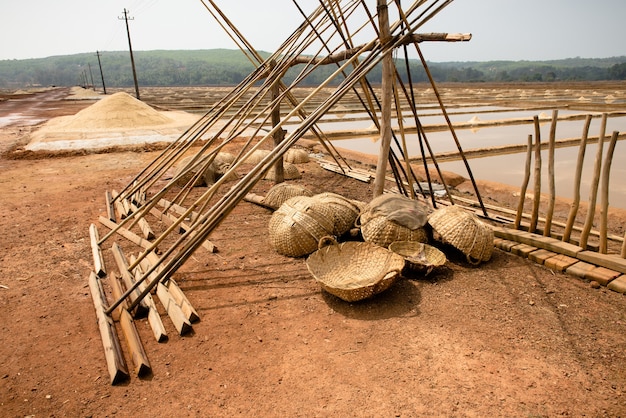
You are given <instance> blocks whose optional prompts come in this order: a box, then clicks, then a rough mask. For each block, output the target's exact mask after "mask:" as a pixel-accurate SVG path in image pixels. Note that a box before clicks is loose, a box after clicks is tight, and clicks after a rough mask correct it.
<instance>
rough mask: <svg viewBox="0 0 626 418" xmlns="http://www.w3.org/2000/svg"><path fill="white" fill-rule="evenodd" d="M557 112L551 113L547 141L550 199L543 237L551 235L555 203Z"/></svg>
mask: <svg viewBox="0 0 626 418" xmlns="http://www.w3.org/2000/svg"><path fill="white" fill-rule="evenodd" d="M558 116H559V111H558V110H556V109H555V110H553V111H552V124H551V125H550V138H549V139H548V181H549V183H548V186H549V190H550V199H549V200H548V210H547V212H546V223H545V227H544V228H543V236H544V237H549V236H551V235H552V216H553V215H554V204H555V201H556V185H555V183H554V181H555V180H554V143H555V141H556V123H557V120H558Z"/></svg>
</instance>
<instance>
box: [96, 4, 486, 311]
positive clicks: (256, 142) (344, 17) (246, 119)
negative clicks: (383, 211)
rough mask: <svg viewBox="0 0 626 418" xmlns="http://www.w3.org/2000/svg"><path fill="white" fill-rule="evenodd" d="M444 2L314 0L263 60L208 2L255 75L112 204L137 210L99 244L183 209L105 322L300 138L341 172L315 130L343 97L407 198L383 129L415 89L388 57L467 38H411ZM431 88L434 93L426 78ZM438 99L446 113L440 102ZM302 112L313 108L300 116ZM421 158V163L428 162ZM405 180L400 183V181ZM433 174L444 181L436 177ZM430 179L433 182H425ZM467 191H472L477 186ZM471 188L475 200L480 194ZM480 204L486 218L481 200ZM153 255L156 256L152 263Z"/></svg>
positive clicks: (403, 169)
mask: <svg viewBox="0 0 626 418" xmlns="http://www.w3.org/2000/svg"><path fill="white" fill-rule="evenodd" d="M451 2H452V0H419V1H414V2H413V3H411V4H410V5H409V6H408V7H406V6H403V5H401V4H400V1H399V0H395V1H391V2H385V1H383V0H379V1H378V2H377V11H376V12H373V11H372V10H370V9H369V8H368V7H367V5H366V3H365V2H364V1H357V0H346V1H320V6H318V7H317V8H316V9H315V10H314V11H313V12H312V13H311V14H309V15H307V16H305V19H304V22H303V23H302V24H301V25H300V26H299V27H298V28H297V29H296V30H295V31H294V33H293V34H292V35H291V36H290V37H288V38H287V39H286V40H285V42H284V43H283V44H282V45H281V46H280V47H279V49H278V50H277V51H276V52H274V53H273V54H271V56H270V57H268V58H267V59H262V58H261V57H260V55H259V54H258V53H257V52H256V51H255V50H254V48H253V47H252V45H251V44H250V43H249V42H248V41H247V40H246V39H245V38H244V37H243V35H242V34H241V33H240V32H239V31H238V30H237V29H236V28H235V26H234V25H233V24H232V23H231V22H230V20H229V19H228V18H227V17H226V16H225V15H224V14H223V13H221V11H220V10H219V8H218V7H217V6H216V5H215V3H214V2H213V1H212V0H208V1H203V4H204V5H205V7H206V8H207V10H208V11H209V12H210V13H211V15H212V16H213V17H214V18H215V19H216V20H218V21H219V22H220V24H221V25H222V27H223V28H224V29H225V30H226V31H227V32H228V34H229V35H230V36H231V37H232V39H233V40H234V41H235V42H236V43H237V45H238V46H239V47H240V48H241V49H242V50H243V51H244V52H245V53H246V56H248V58H249V59H250V60H251V62H253V63H254V64H255V66H256V69H255V70H254V71H253V72H252V73H250V74H249V75H248V77H246V79H245V80H244V81H243V82H242V83H240V84H239V85H237V86H236V87H235V88H233V89H232V90H231V91H230V92H229V93H228V94H226V95H225V96H224V97H223V98H222V99H221V100H220V101H218V102H217V103H216V104H215V105H214V106H213V107H212V108H211V109H209V110H208V111H207V112H206V114H205V115H204V116H203V117H202V118H200V119H199V120H198V122H196V123H195V124H194V125H193V126H191V127H190V128H189V129H188V130H187V131H186V132H184V133H183V134H182V135H181V136H180V137H179V138H178V139H177V140H176V141H174V142H172V143H171V144H170V145H169V146H168V147H167V148H166V149H164V150H163V152H162V153H161V154H160V155H159V156H158V157H157V158H156V159H155V160H153V161H152V162H151V163H150V164H149V165H148V166H146V167H145V168H144V169H143V170H142V171H141V172H140V173H139V174H138V175H137V176H136V177H135V178H134V179H133V180H132V181H131V182H129V183H128V184H127V186H126V187H124V188H123V189H122V190H121V191H120V192H119V193H118V194H117V195H116V196H115V197H113V198H112V199H113V202H112V203H113V204H120V203H122V204H125V205H127V206H130V204H131V203H132V204H134V205H135V210H132V211H130V212H128V213H127V215H126V217H125V218H124V219H122V220H121V221H120V222H119V223H116V224H114V225H111V230H110V231H109V232H108V233H107V234H106V235H105V236H103V237H102V238H101V239H100V240H99V242H98V245H102V244H103V243H105V242H106V241H107V240H108V239H110V238H111V237H112V236H113V235H114V234H115V233H121V231H128V230H131V229H133V228H135V227H137V226H138V225H139V223H140V221H141V220H142V219H145V218H146V217H147V216H149V215H150V214H154V213H155V210H156V207H157V205H159V204H160V203H161V202H163V201H164V200H166V201H167V202H169V203H168V204H167V205H166V207H165V208H164V210H163V211H162V212H160V211H158V213H162V214H163V215H167V214H168V213H169V212H170V211H172V210H173V207H174V206H177V207H182V208H185V209H183V211H182V212H180V213H179V214H178V215H179V216H177V217H175V218H170V221H171V222H170V224H169V226H168V227H167V228H166V229H165V232H163V233H161V234H160V235H158V236H156V237H155V238H154V239H152V240H150V241H149V242H148V243H145V242H143V244H144V245H142V246H141V249H140V251H141V252H140V253H139V254H138V255H137V257H136V258H134V260H133V261H131V262H130V264H129V265H128V267H127V269H128V271H129V272H135V271H140V274H137V275H136V280H135V282H134V284H133V285H131V286H130V287H128V288H127V290H126V292H125V293H124V294H122V295H121V296H120V297H119V298H117V300H116V301H115V302H114V303H112V304H111V305H110V306H108V307H107V309H106V311H105V312H106V314H109V315H110V314H111V313H112V312H113V311H114V310H115V309H116V308H117V307H118V306H119V305H120V304H122V303H125V302H126V301H127V299H129V296H130V295H131V294H133V293H137V291H138V289H142V290H140V291H139V294H138V295H136V297H135V298H134V299H132V300H129V301H128V306H127V308H128V309H129V310H132V309H134V308H136V307H137V305H138V304H139V303H141V301H142V300H143V299H144V298H145V297H146V296H147V295H148V294H149V293H150V292H151V291H152V290H153V289H155V288H157V287H158V286H159V284H164V283H167V282H168V281H170V280H171V278H172V275H173V274H174V273H175V272H176V271H177V270H178V269H179V268H180V267H181V266H182V265H183V264H184V263H185V262H186V260H187V259H188V258H189V257H190V256H191V255H193V254H194V253H195V251H196V250H198V249H199V248H200V247H201V246H202V245H203V244H205V243H206V241H207V240H208V238H209V237H210V235H211V233H212V231H213V230H214V229H215V228H216V227H217V226H218V225H219V224H220V223H221V222H222V221H223V220H224V219H225V218H226V217H227V216H228V215H229V214H230V212H231V211H232V210H233V209H234V208H235V206H236V205H237V204H238V203H239V202H240V201H241V200H242V199H243V198H244V197H245V196H246V195H247V194H248V193H249V192H250V191H251V190H252V188H253V187H254V186H255V185H256V183H257V182H258V181H259V180H260V179H261V178H263V176H264V175H265V173H266V172H267V171H268V170H269V169H270V168H272V167H275V166H280V164H281V162H282V157H283V155H284V154H285V153H286V152H287V150H289V149H290V148H291V147H292V146H293V145H294V144H295V143H296V142H297V141H298V140H299V139H301V138H302V137H303V136H304V135H305V134H307V133H310V132H313V133H314V134H315V135H316V136H317V138H318V140H319V141H321V142H322V144H324V146H325V147H326V149H327V150H328V151H329V153H330V154H331V155H333V158H334V159H335V161H336V162H337V163H338V165H340V166H343V165H347V163H346V162H345V161H343V160H342V158H341V156H340V155H339V154H338V153H337V152H336V150H335V149H334V148H333V147H332V145H331V144H330V143H329V141H327V140H326V138H325V137H324V134H323V132H322V131H321V129H320V128H319V127H318V126H317V123H318V122H319V121H320V119H321V118H322V117H323V116H324V115H325V114H326V113H327V112H328V111H329V110H330V109H332V108H333V107H334V106H336V105H337V104H338V103H339V102H340V100H341V99H342V98H343V97H344V96H346V95H347V94H349V93H355V94H356V95H357V97H358V98H359V100H360V102H361V104H362V105H363V108H364V110H365V112H367V113H368V114H369V115H370V117H371V118H372V121H374V123H375V124H376V126H377V127H378V129H379V131H380V134H381V137H383V138H384V140H383V144H384V145H383V146H382V147H381V152H380V157H379V170H380V171H381V173H382V174H385V172H386V170H384V169H383V168H384V167H386V164H387V162H389V163H390V166H391V169H392V172H393V174H394V177H395V178H396V184H397V185H398V187H399V188H400V189H401V190H400V191H401V192H402V193H404V194H407V195H411V196H414V195H415V191H414V190H413V179H414V178H415V176H414V174H412V171H411V170H412V169H411V167H410V165H409V164H408V159H409V156H408V154H407V147H406V139H405V136H404V134H403V125H401V126H400V128H401V129H400V136H401V138H400V139H399V138H398V137H397V136H396V133H395V132H394V131H393V130H391V128H390V127H391V118H392V112H391V108H392V104H394V103H396V112H397V113H396V117H397V119H398V120H399V121H400V120H402V116H403V115H402V113H401V112H400V110H399V109H400V106H398V105H397V103H399V100H400V97H402V98H403V99H404V100H406V101H408V102H409V103H414V99H413V101H412V100H411V99H412V94H413V86H412V85H409V86H408V88H407V86H406V85H405V82H404V81H403V80H402V79H401V77H400V76H399V74H398V72H397V70H396V69H395V66H394V62H393V60H391V59H390V58H391V57H392V54H393V52H394V51H396V50H398V49H399V48H404V49H405V51H406V48H407V47H408V46H413V47H414V48H415V49H416V51H417V52H418V54H419V55H420V58H421V61H422V63H423V65H424V66H426V62H425V59H424V58H423V55H422V54H421V51H420V49H419V46H418V44H419V43H420V42H424V41H444V42H456V41H468V40H469V39H470V38H471V36H470V35H460V34H456V35H454V34H447V33H438V34H417V33H416V32H417V30H419V28H420V27H421V26H422V25H423V24H424V23H426V22H427V21H429V20H430V19H432V18H433V17H434V16H436V15H437V13H439V12H440V11H441V10H442V9H443V8H445V7H446V6H447V5H449V4H450V3H451ZM294 4H296V6H297V7H298V9H299V10H300V11H301V10H302V9H301V8H300V7H299V6H298V4H297V2H296V1H295V0H294ZM390 7H395V9H396V10H395V12H396V13H388V12H387V9H388V8H390ZM390 15H393V16H398V17H397V20H395V21H389V16H390ZM303 16H304V13H303ZM356 36H359V37H367V36H369V38H370V41H368V42H366V43H364V44H360V45H355V44H354V43H353V39H354V38H355V37H356ZM310 51H314V52H313V53H311V52H310ZM407 58H408V57H407ZM381 62H382V63H383V67H384V68H386V70H385V71H384V78H383V86H382V91H381V92H380V93H379V92H378V91H377V90H376V89H375V88H373V87H372V85H371V84H370V82H369V81H368V79H367V76H368V73H370V72H371V71H372V70H373V69H374V68H376V66H377V65H379V64H380V63H381ZM329 64H331V65H335V66H336V70H335V71H334V72H332V74H330V75H329V76H328V77H327V78H326V79H325V80H323V81H322V82H321V83H320V84H319V86H318V87H316V88H315V89H313V90H312V91H311V92H310V93H309V94H308V95H307V96H306V97H304V98H303V99H301V100H300V101H298V100H296V99H295V97H294V95H293V94H292V90H293V89H295V88H297V87H298V86H299V85H300V83H301V82H302V80H304V79H305V78H306V77H307V76H309V75H310V74H312V73H313V71H315V70H317V69H319V68H321V67H322V66H325V65H329ZM296 66H297V70H298V72H297V75H296V76H295V78H294V79H293V81H292V82H290V83H289V84H286V83H285V82H284V75H285V73H286V72H287V71H288V70H290V69H291V68H294V67H296ZM431 83H432V84H433V87H435V86H434V83H433V82H432V78H431ZM329 90H330V94H329V95H328V93H327V92H328V91H329ZM380 96H382V99H381V98H380ZM438 100H439V103H440V105H441V108H442V111H443V112H444V115H445V109H444V107H443V103H442V102H441V99H440V97H439V96H438ZM305 107H307V108H309V109H310V108H313V109H314V110H312V111H309V112H306V111H305ZM410 107H411V108H412V109H413V110H412V112H413V116H414V119H415V123H416V127H417V128H418V129H417V130H418V134H419V141H420V142H419V145H420V150H421V152H422V155H423V156H425V154H426V150H427V151H428V153H429V154H430V158H431V159H432V161H433V162H434V163H435V167H436V169H437V170H438V171H439V168H438V166H437V164H436V159H435V155H434V153H433V152H432V149H431V148H430V146H429V144H428V140H427V138H426V135H425V133H424V132H423V129H421V124H420V122H419V118H418V117H417V113H416V112H415V106H410ZM379 115H380V118H379ZM281 116H282V117H281ZM446 119H447V120H448V123H449V125H450V128H451V131H452V134H453V137H454V140H455V142H456V144H457V147H458V149H459V153H460V154H461V155H462V156H463V151H462V149H461V147H460V144H459V143H458V140H457V139H456V136H455V135H454V132H453V129H452V126H451V123H450V122H449V119H448V118H447V117H446ZM294 120H297V121H298V125H297V127H296V128H295V129H294V130H293V131H292V132H287V131H286V129H285V126H286V125H287V124H288V123H290V122H292V121H294ZM241 137H246V138H248V139H247V140H245V142H244V144H243V145H241V146H239V145H238V146H239V150H238V153H237V155H236V156H235V158H234V161H233V162H232V163H231V164H230V168H229V169H228V171H227V172H226V173H225V174H224V176H223V177H222V178H220V179H218V180H217V181H216V182H215V183H214V184H213V185H211V186H210V187H208V188H207V189H206V190H205V191H204V192H203V193H202V194H201V195H200V197H197V198H195V200H193V199H194V198H193V197H192V196H194V194H193V193H192V188H193V185H194V184H195V182H196V180H197V178H198V177H199V175H200V173H202V172H203V171H205V170H206V169H208V168H209V167H210V166H211V164H212V163H213V162H215V161H216V159H217V158H219V155H220V152H222V151H223V150H224V149H225V148H226V147H227V146H228V145H230V144H232V143H234V142H235V140H236V139H239V138H241ZM394 141H395V142H394ZM392 143H393V144H395V145H396V148H397V150H393V149H392V148H391V144H392ZM263 148H270V149H271V152H270V153H268V154H267V155H266V156H265V157H264V158H263V159H262V160H261V161H260V162H259V163H257V164H256V165H255V166H254V167H253V168H251V169H249V171H248V172H247V173H246V174H245V175H244V176H243V177H242V178H241V179H240V180H239V181H238V182H237V184H236V185H235V186H233V187H231V188H230V189H229V190H227V191H224V190H222V189H223V186H224V183H225V181H226V179H227V178H229V177H231V174H236V173H237V171H238V170H240V169H242V167H243V165H244V163H245V162H246V160H247V159H249V158H250V157H251V156H252V154H253V153H254V152H255V151H257V150H259V149H263ZM397 154H399V156H398V155H397ZM189 155H191V156H192V158H190V159H189V160H186V161H188V162H187V163H186V165H185V166H184V167H182V170H179V174H177V175H175V176H174V177H173V178H171V179H169V180H168V173H170V172H171V169H172V168H173V167H176V166H177V165H178V164H179V163H180V162H181V161H182V159H183V158H185V157H186V156H189ZM463 157H464V156H463ZM400 158H402V159H404V161H405V162H406V164H405V165H402V162H401V160H400ZM340 160H342V161H343V164H342V163H340ZM423 161H424V164H426V159H425V158H423ZM465 162H466V167H467V169H468V172H469V173H470V177H471V178H472V181H473V176H472V175H471V170H470V169H469V165H468V164H467V161H466V160H465ZM426 168H427V167H426ZM277 171H278V172H279V170H277ZM190 173H191V175H190ZM193 173H197V174H193ZM426 173H428V170H426ZM439 173H440V174H441V172H439ZM427 175H428V174H427ZM402 176H404V178H401V177H402ZM440 177H441V178H443V176H440ZM379 179H384V175H383V176H377V181H383V180H379ZM428 179H429V184H430V177H429V178H428ZM278 180H279V181H280V179H278ZM181 182H183V183H184V186H182V187H181V186H180V183H181ZM404 184H408V185H409V191H407V190H406V189H403V185H404ZM474 186H475V187H476V185H475V183H474ZM378 187H379V186H378V185H377V190H379V189H378ZM446 187H447V186H446ZM475 191H476V195H477V196H478V197H479V200H480V194H479V192H478V190H477V188H475ZM431 196H432V193H431ZM451 203H453V202H451ZM434 204H435V202H434V199H433V205H434ZM481 207H482V209H483V212H484V214H485V215H487V212H486V210H485V208H484V206H483V205H482V201H481ZM185 222H187V224H186V225H185V228H184V229H185V232H184V233H182V234H179V230H180V228H181V226H182V225H183V224H184V223H185ZM157 250H158V251H159V256H158V257H157V258H156V260H154V258H155V255H156V253H157ZM149 258H152V261H153V262H151V263H150V264H149V265H147V266H144V267H143V268H141V269H140V270H137V269H139V268H140V267H141V266H143V264H142V263H143V262H144V261H145V260H147V259H149Z"/></svg>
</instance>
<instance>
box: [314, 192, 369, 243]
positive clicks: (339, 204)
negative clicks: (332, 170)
mask: <svg viewBox="0 0 626 418" xmlns="http://www.w3.org/2000/svg"><path fill="white" fill-rule="evenodd" d="M313 198H314V199H316V200H317V201H318V202H320V203H322V204H326V205H328V206H329V207H330V209H331V210H332V212H333V235H336V236H341V235H343V234H345V233H346V232H348V231H349V230H350V228H352V227H353V226H354V223H355V221H356V218H357V217H358V216H359V213H360V208H359V205H358V203H357V202H355V201H354V200H350V199H348V198H345V197H343V196H341V195H339V194H336V193H320V194H317V195H315V196H313Z"/></svg>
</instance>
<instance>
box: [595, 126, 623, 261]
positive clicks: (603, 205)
mask: <svg viewBox="0 0 626 418" xmlns="http://www.w3.org/2000/svg"><path fill="white" fill-rule="evenodd" d="M618 136H619V132H618V131H613V135H611V140H610V142H609V147H608V148H607V150H606V155H605V157H604V164H603V167H602V180H601V181H602V183H601V188H600V249H599V252H600V253H602V254H606V252H607V240H606V235H607V226H608V225H607V224H608V211H609V180H610V177H611V162H612V161H613V153H614V151H615V143H616V142H617V137H618Z"/></svg>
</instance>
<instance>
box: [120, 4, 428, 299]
mask: <svg viewBox="0 0 626 418" xmlns="http://www.w3.org/2000/svg"><path fill="white" fill-rule="evenodd" d="M430 16H432V13H431V14H430V15H429V17H430ZM395 25H396V27H399V25H400V23H398V22H396V24H395ZM400 42H401V40H399V39H398V40H394V42H392V43H390V44H387V45H377V46H376V48H374V49H372V50H371V51H372V53H371V54H369V55H366V57H365V59H364V60H363V62H361V63H360V64H359V66H358V67H357V69H356V70H355V71H352V73H350V74H349V76H348V77H347V78H346V79H345V80H344V81H342V83H341V85H340V87H339V88H338V89H336V90H335V91H334V93H333V94H332V95H331V96H330V98H329V99H326V100H325V101H324V103H323V104H322V105H319V106H318V107H317V108H316V110H315V111H314V112H313V113H312V114H311V115H310V116H309V117H308V118H307V119H306V120H305V121H304V122H303V123H302V124H301V125H300V126H299V127H298V128H297V130H296V132H294V133H293V134H291V135H290V136H289V139H288V140H287V139H286V140H285V141H284V142H283V143H281V145H280V146H279V147H278V148H277V149H275V150H274V153H273V154H272V155H270V156H268V157H266V158H265V159H264V160H263V161H262V162H261V163H259V165H258V166H256V167H255V169H253V170H252V171H251V172H250V173H248V175H246V176H245V177H244V178H243V179H242V180H241V181H240V182H239V183H238V185H237V186H236V187H234V188H233V189H231V190H230V191H229V192H227V193H226V195H225V196H224V197H222V198H221V199H219V201H218V202H217V203H215V204H214V206H213V207H211V208H210V209H209V210H208V212H206V213H205V212H204V211H201V212H202V213H203V216H202V217H201V219H202V223H201V224H200V223H196V224H197V225H196V227H194V226H192V227H194V228H197V232H198V235H197V236H194V237H192V238H189V234H188V232H189V231H187V233H186V234H184V236H183V237H181V239H179V240H177V242H176V243H175V244H174V245H173V246H172V247H170V248H169V249H168V250H167V251H166V252H165V253H164V258H167V259H168V260H169V261H168V262H167V263H165V266H164V267H163V268H162V269H161V270H160V272H159V273H158V274H157V275H156V276H155V277H154V278H153V279H152V280H151V281H150V283H149V284H148V285H147V286H146V290H144V292H149V291H150V290H151V289H152V288H153V287H154V286H156V285H157V283H158V282H159V281H160V280H161V279H164V278H167V277H169V275H171V274H172V273H173V272H174V271H176V270H177V269H178V268H179V267H180V266H181V265H182V264H183V263H184V262H185V261H186V259H187V258H188V257H189V256H191V254H193V252H194V251H195V250H196V249H197V247H198V246H199V244H200V243H201V241H200V240H202V239H206V237H208V235H209V234H210V232H211V231H212V230H213V229H214V228H215V227H216V226H217V225H219V223H220V222H221V220H223V218H224V217H225V216H227V215H228V214H229V213H230V212H231V211H232V209H233V207H234V205H236V204H237V202H239V201H240V200H241V199H242V198H243V197H244V195H245V194H246V193H248V192H249V191H250V190H251V188H252V186H253V185H254V184H255V183H256V181H258V180H259V179H260V178H261V176H262V174H263V173H264V172H265V171H266V170H267V169H268V168H269V167H268V166H266V163H269V162H272V163H273V162H275V161H276V158H277V157H279V156H281V155H282V154H283V153H284V152H285V151H286V149H288V147H290V146H291V145H293V143H295V141H297V140H298V139H299V138H301V137H302V135H303V133H304V132H305V131H307V130H309V129H311V128H312V126H313V125H314V124H315V123H316V121H318V120H319V118H320V117H321V115H322V114H324V112H326V111H327V110H328V109H329V108H331V107H332V106H333V105H334V104H336V103H337V101H338V100H339V99H340V98H341V97H343V95H345V94H346V92H347V91H348V90H349V89H352V88H353V86H354V84H355V82H358V80H361V78H362V77H363V76H365V75H366V74H367V73H368V72H369V71H371V70H372V69H373V68H374V67H375V66H376V65H377V64H378V63H379V62H380V61H382V59H383V58H384V56H385V55H386V54H387V53H388V52H390V51H391V50H393V48H394V47H396V46H397V45H399V44H400ZM372 43H373V44H377V41H376V40H374V41H371V42H370V43H369V44H366V45H365V46H364V47H363V49H364V50H370V49H369V47H370V46H371V44H372ZM356 56H357V55H355V57H356ZM355 57H353V58H351V59H350V60H348V61H346V62H345V63H344V64H342V65H341V67H340V68H339V69H338V70H337V71H335V72H334V73H333V74H332V75H331V76H329V77H328V78H327V79H326V80H325V81H324V82H322V83H321V84H320V85H319V86H318V87H317V88H316V89H314V90H313V91H312V92H311V93H310V94H309V95H308V96H307V98H306V99H305V100H304V101H302V102H301V103H300V104H298V105H297V106H296V107H295V108H294V109H293V110H292V111H291V112H290V114H289V115H287V116H286V118H285V119H289V118H290V117H291V116H293V115H295V114H298V113H299V112H300V111H301V110H302V108H303V106H304V105H305V104H306V103H307V102H308V101H309V100H310V98H311V97H315V96H316V95H317V94H318V92H319V91H320V90H321V89H322V88H325V87H326V86H327V85H328V84H329V83H330V81H331V80H333V79H334V78H335V77H336V76H337V75H338V74H340V73H341V72H342V71H343V70H344V69H345V68H346V67H347V66H348V65H351V64H352V62H353V61H355V60H356V58H355ZM281 124H282V122H281ZM279 126H280V125H277V126H276V127H275V128H274V129H272V130H271V131H270V132H269V133H268V134H267V135H266V136H264V138H263V139H262V141H261V142H259V144H260V143H262V142H263V141H265V140H266V139H267V138H268V137H271V135H273V133H274V132H275V129H277V128H279ZM210 193H213V190H211V192H210ZM159 197H160V196H159ZM205 204H208V200H206V201H205ZM199 222H200V221H199ZM176 249H178V252H177V254H176V256H175V257H170V256H171V255H173V253H174V251H175V250H176ZM140 258H141V257H140ZM138 260H139V258H138ZM151 273H152V272H151V271H148V272H145V273H144V275H143V276H142V280H144V279H145V278H146V277H147V276H148V275H151ZM128 292H129V290H127V293H128ZM142 293H143V292H142ZM126 296H127V295H123V297H126ZM117 303H119V301H117V302H115V303H114V304H113V305H112V306H110V307H109V311H110V310H112V309H114V307H115V304H117Z"/></svg>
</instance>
